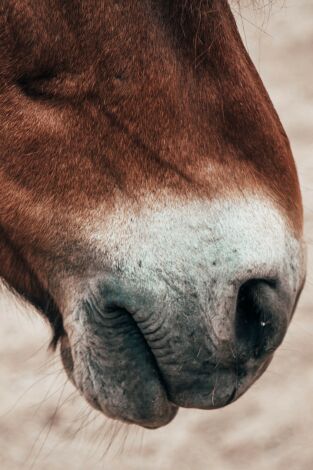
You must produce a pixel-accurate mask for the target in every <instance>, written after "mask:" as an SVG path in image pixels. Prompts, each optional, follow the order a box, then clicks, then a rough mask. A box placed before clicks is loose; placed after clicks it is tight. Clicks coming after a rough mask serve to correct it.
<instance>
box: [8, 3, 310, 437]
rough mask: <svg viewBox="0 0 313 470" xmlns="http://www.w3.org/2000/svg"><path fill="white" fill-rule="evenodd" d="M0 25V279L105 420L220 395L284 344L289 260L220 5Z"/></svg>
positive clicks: (269, 117) (262, 135)
mask: <svg viewBox="0 0 313 470" xmlns="http://www.w3.org/2000/svg"><path fill="white" fill-rule="evenodd" d="M0 31H1V33H0V122H1V126H0V276H1V277H2V278H3V280H4V281H5V282H6V284H7V285H8V286H9V287H11V288H12V289H13V290H14V291H15V292H16V293H18V294H19V295H21V296H23V297H24V298H25V299H26V300H28V301H29V302H30V303H32V304H33V305H34V306H35V307H36V308H37V309H38V310H39V311H40V312H41V313H42V314H43V315H44V316H45V317H46V318H47V319H48V320H49V322H50V324H51V326H52V328H53V332H54V338H53V345H54V346H56V345H57V343H58V342H60V344H61V355H62V359H63V363H64V366H65V369H66V371H67V373H68V375H69V377H70V379H71V380H72V381H73V383H74V384H75V386H76V387H77V388H78V390H79V391H80V392H81V393H82V394H83V396H84V397H85V399H86V400H87V401H88V402H89V403H90V404H91V405H92V406H94V407H95V408H97V409H99V410H101V411H102V412H104V413H105V414H106V415H108V416H110V417H112V418H115V419H119V420H122V421H126V422H132V423H136V424H139V425H142V426H145V427H149V428H155V427H159V426H162V425H164V424H167V423H168V422H169V421H170V420H171V419H172V418H173V417H174V416H175V414H176V412H177V409H178V407H180V406H182V407H194V408H203V409H211V408H217V407H221V406H225V405H227V404H229V403H231V402H232V401H234V400H235V399H237V398H238V397H239V396H240V395H242V394H243V393H244V392H245V391H246V390H247V389H248V388H249V387H250V385H251V384H252V383H253V382H254V381H255V380H256V379H257V378H258V377H259V376H260V375H261V373H262V372H263V371H264V370H265V369H266V367H267V366H268V364H269V362H270V360H271V358H272V356H273V352H274V351H275V350H276V348H277V347H278V346H279V345H280V343H281V341H282V340H283V337H284V335H285V333H286V330H287V327H288V324H289V322H290V320H291V318H292V315H293V312H294V310H295V306H296V302H297V299H298V297H299V294H300V292H301V289H302V286H303V283H304V277H305V256H304V249H303V242H302V204H301V196H300V189H299V183H298V178H297V173H296V169H295V165H294V161H293V158H292V155H291V151H290V147H289V143H288V139H287V137H286V135H285V133H284V130H283V129H282V126H281V124H280V122H279V119H278V116H277V114H276V112H275V110H274V109H273V106H272V104H271V102H270V100H269V98H268V96H267V93H266V91H265V90H264V87H263V85H262V83H261V80H260V78H259V77H258V75H257V72H256V71H255V69H254V67H253V65H252V63H251V61H250V59H249V57H248V56H247V53H246V51H245V49H244V46H243V44H242V42H241V39H240V37H239V34H238V31H237V29H236V25H235V22H234V19H233V16H232V14H231V11H230V8H229V5H228V3H227V2H226V1H225V0H211V1H210V0H207V1H205V2H203V1H200V0H188V1H187V2H183V1H179V0H173V1H171V2H168V1H165V0H164V1H162V0H144V1H142V0H140V1H139V0H138V1H137V0H131V1H130V0H124V1H119V2H118V1H114V0H106V1H100V0H98V1H96V0H91V1H88V2H82V1H80V0H71V1H68V2H61V1H59V0H40V1H39V0H3V1H2V2H1V5H0Z"/></svg>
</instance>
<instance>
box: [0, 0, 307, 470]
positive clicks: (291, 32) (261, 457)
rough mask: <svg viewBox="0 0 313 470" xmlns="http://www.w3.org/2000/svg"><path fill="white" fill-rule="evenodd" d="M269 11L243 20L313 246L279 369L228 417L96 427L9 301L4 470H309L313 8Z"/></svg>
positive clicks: (1, 418) (4, 312)
mask: <svg viewBox="0 0 313 470" xmlns="http://www.w3.org/2000/svg"><path fill="white" fill-rule="evenodd" d="M264 3H267V4H268V6H267V7H265V8H264V9H259V8H258V6H257V4H256V6H255V7H254V11H253V9H252V8H251V7H250V8H244V7H243V5H242V7H241V13H242V16H243V18H242V19H240V17H239V15H237V16H238V21H239V24H240V28H241V30H243V27H244V30H245V31H244V32H243V36H244V38H245V42H246V44H247V47H248V50H249V52H250V54H251V55H252V57H253V59H254V61H255V63H256V65H257V67H258V69H259V70H260V73H261V75H262V77H263V80H264V82H265V84H266V86H267V88H268V90H269V93H270V95H271V97H272V99H273V101H274V103H275V105H276V107H277V109H278V111H279V114H280V116H281V119H282V121H283V123H284V125H285V127H286V129H287V132H288V134H289V136H290V140H291V142H292V147H293V150H294V154H295V158H296V161H297V165H298V168H299V174H300V178H301V183H302V189H303V195H304V205H305V216H306V237H307V240H308V244H309V276H308V281H307V285H306V289H305V292H304V294H303V296H302V299H301V302H300V305H299V308H298V311H297V314H296V317H295V319H294V321H293V323H292V325H291V327H290V329H289V333H288V336H287V338H286V340H285V342H284V344H283V345H282V347H281V348H280V350H279V352H278V353H277V355H276V358H275V360H274V362H273V363H272V365H271V367H270V368H269V370H268V371H267V372H266V374H265V375H264V376H263V377H262V378H261V379H260V380H259V381H258V382H257V384H255V386H254V387H253V388H252V389H251V390H250V391H249V392H248V393H247V394H246V395H245V396H244V397H242V398H241V399H240V400H239V401H238V402H237V403H235V404H233V405H231V406H230V407H228V408H226V409H223V410H217V411H213V412H202V411H195V410H188V411H186V410H182V411H180V413H179V415H178V417H177V418H176V420H174V422H173V423H171V424H170V425H169V426H167V427H166V428H163V429H160V430H158V431H152V432H151V431H143V430H141V429H139V428H136V427H125V426H121V425H120V424H117V423H112V422H111V421H106V420H104V419H103V417H99V416H97V414H96V413H95V412H93V411H91V410H90V409H89V408H88V407H87V406H86V405H85V404H84V402H83V400H82V399H81V398H80V397H79V396H78V395H77V393H75V392H74V390H73V388H72V387H71V386H70V385H68V384H66V379H65V375H64V373H63V372H62V368H61V365H60V363H59V360H58V358H57V357H54V356H52V355H50V354H49V353H48V352H47V344H48V341H49V330H48V328H47V327H46V326H45V325H44V324H43V322H42V321H41V320H40V319H39V318H38V317H37V316H36V315H35V314H34V313H33V312H30V313H28V314H27V313H26V314H25V311H23V309H22V308H21V307H18V305H17V304H16V303H14V301H13V300H12V298H9V297H8V296H7V295H6V294H3V295H2V296H0V310H1V317H0V318H1V329H0V358H1V360H0V383H1V387H0V469H1V470H16V469H48V470H57V469H64V468H68V469H71V470H72V469H74V470H79V469H82V470H83V469H84V470H85V469H95V470H98V469H99V470H100V469H107V470H123V469H125V470H141V469H143V470H176V469H180V470H190V469H192V470H206V469H213V470H220V469H221V470H228V469H232V470H236V469H241V470H245V469H248V468H249V469H250V468H252V469H254V470H263V469H266V470H272V469H274V470H279V469H285V468H288V469H289V470H293V469H294V470H302V469H303V470H309V469H312V468H313V400H312V395H313V315H312V314H313V308H312V307H313V300H312V292H313V276H312V274H313V272H312V268H313V264H312V261H313V260H312V244H313V198H312V196H313V158H312V154H313V127H312V126H313V106H312V105H313V83H312V77H313V0H287V1H285V2H280V1H277V2H276V3H275V2H267V1H265V0H264ZM272 3H274V5H272ZM234 9H235V10H238V8H237V5H236V1H234ZM286 191H288V188H286Z"/></svg>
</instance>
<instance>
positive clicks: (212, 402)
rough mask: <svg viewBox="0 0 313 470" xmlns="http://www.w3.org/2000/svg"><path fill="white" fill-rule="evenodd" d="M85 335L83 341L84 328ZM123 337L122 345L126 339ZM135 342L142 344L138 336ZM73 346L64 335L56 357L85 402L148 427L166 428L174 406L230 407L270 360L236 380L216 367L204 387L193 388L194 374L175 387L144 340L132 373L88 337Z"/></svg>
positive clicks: (128, 364) (230, 370) (228, 371)
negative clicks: (142, 355)
mask: <svg viewBox="0 0 313 470" xmlns="http://www.w3.org/2000/svg"><path fill="white" fill-rule="evenodd" d="M134 331H137V330H136V329H135V330H134ZM84 336H86V337H88V331H87V330H86V332H85V334H84ZM123 339H124V340H125V341H126V340H127V339H126V336H125V337H124V338H123ZM137 339H138V341H142V340H144V338H143V335H142V333H140V336H138V338H137ZM71 343H72V344H71ZM122 343H123V341H122ZM78 345H79V342H76V343H73V342H71V341H70V340H69V336H68V334H66V333H65V335H64V336H63V338H62V340H61V358H62V362H63V365H64V368H65V370H66V372H67V375H68V377H69V379H70V380H71V381H72V383H73V384H74V385H75V387H76V388H77V389H78V391H79V392H80V393H81V394H82V395H83V396H84V398H85V399H86V401H87V402H88V403H89V404H90V405H91V406H92V407H93V408H94V409H96V410H98V411H100V412H102V413H104V414H105V415H106V416H108V417H110V418H113V419H117V420H119V421H122V422H125V423H131V424H137V425H140V426H142V427H144V428H148V429H156V428H159V427H161V426H164V425H167V424H168V423H169V422H170V421H172V420H173V419H174V417H175V416H176V414H177V411H178V409H179V407H185V408H199V409H216V408H221V407H225V406H227V405H229V404H230V403H232V402H234V401H236V400H237V399H238V398H239V397H240V396H241V395H242V394H243V393H244V392H245V391H246V390H247V389H248V388H249V387H250V385H251V384H252V383H253V382H254V381H255V380H256V379H257V378H258V377H259V376H260V375H261V374H262V373H263V372H264V370H265V369H266V367H267V366H268V364H269V362H270V360H267V361H265V362H264V363H263V364H262V365H261V366H259V367H257V368H256V367H254V368H253V370H252V371H250V373H248V372H247V371H246V372H245V373H244V374H243V373H241V377H240V376H239V375H238V371H237V370H235V368H234V367H229V368H223V367H220V368H216V367H215V368H214V369H215V370H214V371H211V374H208V377H207V381H206V383H207V387H206V388H203V387H200V386H199V385H198V382H199V379H198V377H196V376H195V377H194V382H193V383H189V384H186V386H185V387H181V386H180V387H178V388H176V389H175V387H174V388H173V386H172V384H171V383H170V381H169V380H168V378H167V377H166V376H164V372H163V370H162V368H161V367H160V365H159V363H158V360H157V359H156V358H155V356H154V354H153V352H152V351H151V348H150V347H149V345H148V344H147V343H146V341H145V340H144V347H145V350H144V351H143V350H141V353H143V352H144V356H145V357H144V359H143V360H142V357H141V358H140V356H138V357H136V365H137V367H136V368H135V369H134V368H132V367H131V364H132V361H131V360H130V361H129V360H128V359H129V357H128V358H127V352H125V351H123V354H125V356H124V358H121V357H116V355H114V351H113V352H112V351H111V353H112V355H111V357H110V355H109V354H108V358H106V357H105V356H104V355H103V351H102V350H101V343H100V345H99V343H98V342H97V341H96V340H95V338H89V341H87V343H86V341H82V343H81V344H80V347H79V348H77V346H78ZM97 346H98V348H99V349H98V352H97ZM91 348H93V350H92V352H91ZM134 348H135V346H134ZM135 349H136V348H135ZM115 352H116V351H115ZM108 363H109V365H108Z"/></svg>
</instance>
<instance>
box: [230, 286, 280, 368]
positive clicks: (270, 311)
mask: <svg viewBox="0 0 313 470" xmlns="http://www.w3.org/2000/svg"><path fill="white" fill-rule="evenodd" d="M276 290H277V286H276V282H275V281H274V280H265V279H251V280H249V281H247V282H245V283H244V284H243V285H242V286H241V287H240V289H239V292H238V297H237V311H236V324H235V334H236V342H237V348H238V354H239V356H241V357H242V358H245V359H247V358H249V357H254V358H260V357H262V356H264V355H265V354H269V353H270V352H272V351H274V350H275V349H276V347H277V346H278V344H279V343H280V341H281V339H282V336H283V335H281V334H279V333H281V332H282V333H283V334H284V332H285V328H283V325H282V324H283V323H284V322H283V321H281V318H280V317H281V316H282V315H283V316H284V312H280V309H279V308H277V306H278V303H279V302H278V303H277V302H276V301H275V298H276V296H277V293H276ZM280 330H281V331H280Z"/></svg>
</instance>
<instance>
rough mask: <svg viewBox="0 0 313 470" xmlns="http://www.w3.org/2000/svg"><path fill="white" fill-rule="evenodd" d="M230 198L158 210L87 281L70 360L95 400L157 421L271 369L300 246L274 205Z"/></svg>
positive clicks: (218, 397)
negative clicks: (220, 203) (214, 204)
mask: <svg viewBox="0 0 313 470" xmlns="http://www.w3.org/2000/svg"><path fill="white" fill-rule="evenodd" d="M233 207H234V206H233V204H227V205H226V206H224V207H218V208H217V209H216V210H215V212H214V210H213V209H212V208H210V214H209V215H210V217H208V221H210V223H208V222H207V223H204V217H203V211H202V212H201V211H199V210H198V212H194V214H195V215H194V218H193V220H192V221H191V220H190V213H193V212H192V211H191V209H192V208H188V210H187V211H185V210H184V209H182V210H181V212H180V213H177V211H176V212H173V211H169V213H168V212H166V211H165V212H164V213H162V214H161V215H158V217H154V216H150V218H149V219H148V222H147V223H143V222H141V225H140V227H141V229H140V231H137V232H136V230H135V229H134V228H133V227H132V226H130V227H128V231H127V236H126V237H125V239H122V236H121V239H120V240H119V243H118V244H116V246H115V252H114V248H112V249H111V251H109V250H108V249H107V250H106V253H110V254H111V256H112V259H113V258H114V261H111V262H110V263H108V265H107V266H104V268H103V272H102V273H101V275H100V274H99V275H97V276H93V277H90V278H89V279H84V283H83V285H84V287H83V288H82V290H83V292H82V293H81V295H80V296H79V297H78V298H77V300H76V302H75V308H74V309H73V310H72V311H71V312H70V313H69V314H68V315H67V316H66V319H65V329H66V332H67V338H65V339H64V341H63V359H64V363H65V367H66V369H67V371H68V373H69V376H70V378H71V380H72V381H73V382H74V383H75V385H76V386H77V388H78V389H79V390H80V391H81V393H82V394H83V395H84V397H85V398H86V399H87V401H88V402H89V403H91V404H92V406H94V407H95V408H97V409H99V410H101V411H103V412H104V413H105V414H106V415H108V416H110V417H112V418H115V419H119V420H122V421H126V422H131V423H136V424H139V425H142V426H144V427H148V428H156V427H159V426H162V425H165V424H167V423H168V422H169V421H170V420H171V419H173V417H174V416H175V414H176V411H177V408H178V407H189V408H190V407H191V408H201V409H213V408H218V407H222V406H225V405H227V404H229V403H230V402H232V401H234V400H236V399H237V398H238V397H239V396H241V395H242V394H243V393H244V392H245V391H246V390H247V389H248V388H249V387H250V386H251V384H252V383H253V382H254V381H255V380H256V379H257V378H258V377H259V376H260V375H261V374H262V372H263V371H264V370H265V369H266V367H267V366H268V364H269V363H270V361H271V358H272V356H273V353H274V351H275V350H276V349H277V347H278V346H279V345H280V344H281V342H282V340H283V338H284V336H285V333H286V331H287V327H288V325H289V322H290V320H291V318H292V314H293V312H294V308H295V305H296V301H297V299H298V296H299V293H300V291H301V288H302V286H303V280H304V268H303V266H305V261H304V250H303V245H302V243H301V242H298V241H297V240H296V239H294V237H293V236H292V235H291V234H290V233H289V232H288V230H287V229H286V225H285V223H284V221H283V220H282V218H281V217H280V216H279V214H278V212H277V211H276V210H275V209H273V208H272V207H271V206H270V207H268V206H267V205H265V204H261V203H258V204H257V203H256V202H254V204H252V206H251V207H252V210H251V211H250V212H249V209H251V207H250V206H249V207H247V203H246V202H244V203H243V204H242V205H240V204H238V203H237V205H236V217H234V215H233V214H232V208H233ZM205 214H206V215H207V213H205ZM247 214H248V215H247ZM165 222H166V223H165ZM264 226H265V228H267V230H266V231H265V232H264ZM112 239H113V237H112ZM76 290H77V289H76ZM78 291H79V288H78Z"/></svg>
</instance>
